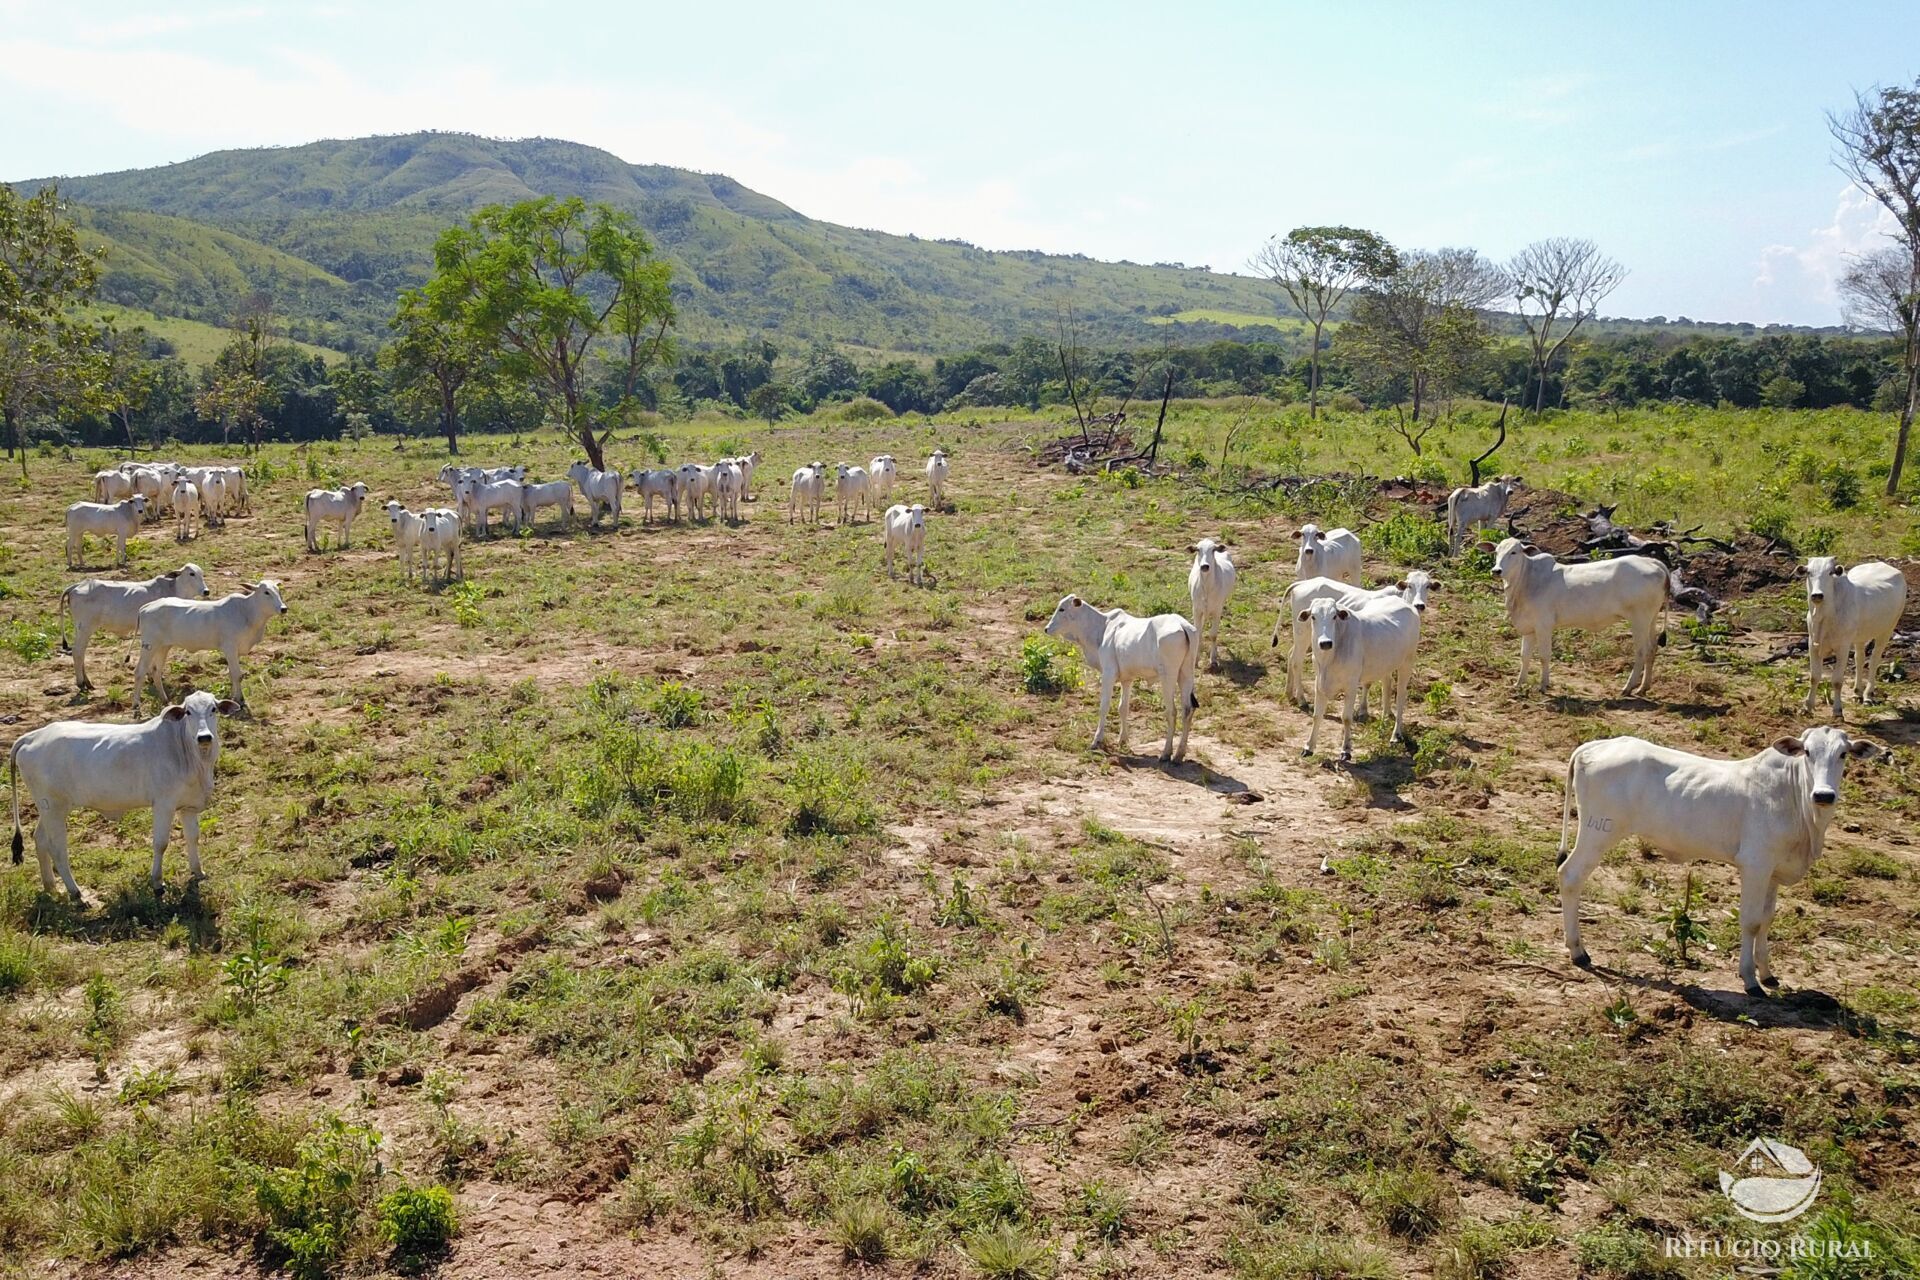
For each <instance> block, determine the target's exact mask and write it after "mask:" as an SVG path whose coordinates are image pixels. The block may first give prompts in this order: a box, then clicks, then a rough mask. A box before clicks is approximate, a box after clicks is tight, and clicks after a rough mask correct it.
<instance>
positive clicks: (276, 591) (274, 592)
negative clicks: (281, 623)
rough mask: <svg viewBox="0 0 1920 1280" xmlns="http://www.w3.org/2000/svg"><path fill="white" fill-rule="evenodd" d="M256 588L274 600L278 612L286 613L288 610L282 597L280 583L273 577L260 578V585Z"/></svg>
mask: <svg viewBox="0 0 1920 1280" xmlns="http://www.w3.org/2000/svg"><path fill="white" fill-rule="evenodd" d="M254 590H256V591H258V592H260V593H261V594H263V595H265V596H266V597H267V598H268V599H269V600H271V601H273V607H274V609H275V611H276V612H279V613H285V612H286V611H287V605H286V602H285V601H283V600H282V599H281V598H280V584H279V583H277V582H275V581H274V580H273V579H272V578H262V579H260V585H259V586H258V587H255V588H254Z"/></svg>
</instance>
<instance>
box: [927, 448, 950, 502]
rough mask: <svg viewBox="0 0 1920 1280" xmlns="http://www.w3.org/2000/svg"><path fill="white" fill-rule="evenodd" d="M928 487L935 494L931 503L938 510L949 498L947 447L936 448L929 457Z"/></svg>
mask: <svg viewBox="0 0 1920 1280" xmlns="http://www.w3.org/2000/svg"><path fill="white" fill-rule="evenodd" d="M927 489H928V491H929V492H930V493H931V494H932V495H933V497H932V500H931V503H930V505H931V506H932V507H933V509H934V510H935V511H938V510H939V509H940V507H941V505H942V504H943V503H945V502H946V500H947V499H946V493H947V451H946V450H945V449H935V450H934V451H933V456H932V457H930V458H928V459H927Z"/></svg>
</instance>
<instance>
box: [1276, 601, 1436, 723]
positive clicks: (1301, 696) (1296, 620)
mask: <svg viewBox="0 0 1920 1280" xmlns="http://www.w3.org/2000/svg"><path fill="white" fill-rule="evenodd" d="M1432 585H1433V580H1432V579H1431V578H1430V577H1428V576H1427V573H1426V571H1425V570H1424V569H1415V570H1413V571H1412V572H1411V573H1409V574H1408V575H1407V576H1406V577H1404V578H1402V579H1401V580H1400V581H1399V582H1397V583H1394V584H1393V585H1392V586H1388V587H1375V588H1372V589H1368V588H1366V587H1356V586H1354V585H1352V584H1351V583H1347V582H1341V581H1340V580H1338V579H1337V578H1306V579H1304V580H1302V581H1300V582H1296V583H1294V584H1293V585H1292V586H1290V587H1288V588H1287V589H1286V591H1285V593H1283V594H1282V595H1281V597H1280V612H1279V613H1277V614H1275V615H1274V619H1273V637H1272V643H1273V646H1274V647H1276V648H1277V647H1279V644H1280V628H1281V626H1282V625H1283V624H1285V625H1290V626H1292V628H1293V647H1292V649H1291V650H1290V651H1289V652H1288V654H1287V697H1288V698H1290V699H1291V700H1293V701H1294V702H1300V703H1305V702H1307V701H1308V698H1307V691H1306V685H1305V683H1304V682H1303V681H1302V680H1301V678H1300V673H1301V672H1302V671H1304V670H1306V663H1307V647H1308V642H1309V641H1310V640H1311V638H1312V635H1313V628H1312V626H1311V625H1309V621H1308V620H1306V619H1303V618H1302V617H1301V613H1302V611H1303V610H1307V609H1311V608H1312V607H1313V602H1314V601H1316V600H1331V601H1333V602H1334V603H1335V604H1338V605H1341V606H1343V607H1344V608H1348V609H1357V608H1359V607H1360V606H1361V605H1363V604H1366V603H1367V602H1369V601H1372V600H1404V601H1406V602H1407V603H1408V604H1410V605H1412V606H1413V610H1414V612H1415V613H1425V612H1426V611H1427V592H1428V591H1429V590H1430V589H1431V588H1432ZM1366 713H1367V690H1366V688H1365V687H1362V688H1361V690H1360V714H1361V715H1365V714H1366Z"/></svg>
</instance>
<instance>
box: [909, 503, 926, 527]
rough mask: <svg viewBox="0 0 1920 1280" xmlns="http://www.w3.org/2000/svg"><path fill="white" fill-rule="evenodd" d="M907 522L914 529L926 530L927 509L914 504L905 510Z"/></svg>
mask: <svg viewBox="0 0 1920 1280" xmlns="http://www.w3.org/2000/svg"><path fill="white" fill-rule="evenodd" d="M907 520H908V522H909V523H910V524H911V525H912V526H913V527H914V528H915V529H924V528H926V527H927V509H926V508H925V507H924V506H922V505H921V504H919V503H918V502H916V503H914V504H913V505H912V506H911V507H908V508H907Z"/></svg>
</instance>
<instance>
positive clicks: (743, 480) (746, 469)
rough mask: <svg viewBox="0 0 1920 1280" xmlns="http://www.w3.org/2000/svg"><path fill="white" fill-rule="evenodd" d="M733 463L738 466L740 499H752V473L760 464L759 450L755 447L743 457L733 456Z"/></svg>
mask: <svg viewBox="0 0 1920 1280" xmlns="http://www.w3.org/2000/svg"><path fill="white" fill-rule="evenodd" d="M733 461H734V465H736V466H738V467H739V468H740V501H742V502H752V501H753V473H754V471H755V470H757V469H758V468H759V466H760V451H759V450H758V449H755V450H754V451H753V452H752V453H749V454H748V455H747V456H746V457H744V458H735V459H734V460H733Z"/></svg>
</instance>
